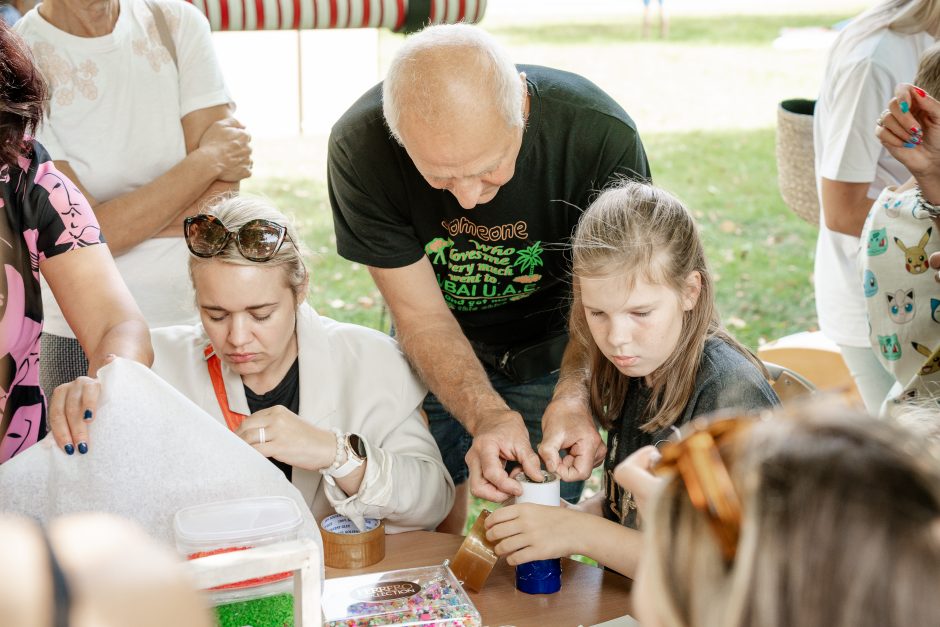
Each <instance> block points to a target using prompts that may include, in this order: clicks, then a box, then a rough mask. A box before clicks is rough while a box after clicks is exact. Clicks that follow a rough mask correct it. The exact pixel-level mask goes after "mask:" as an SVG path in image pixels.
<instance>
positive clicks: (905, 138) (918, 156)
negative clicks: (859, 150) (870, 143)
mask: <svg viewBox="0 0 940 627" xmlns="http://www.w3.org/2000/svg"><path fill="white" fill-rule="evenodd" d="M875 135H876V136H877V137H878V140H879V141H880V142H881V144H882V145H883V146H884V147H885V149H886V150H887V151H888V152H889V153H891V156H892V157H894V158H895V159H897V160H898V161H900V162H901V163H902V164H903V165H904V167H906V168H907V169H908V170H910V172H911V174H913V175H914V177H915V178H917V180H918V183H923V182H924V181H921V179H922V178H924V179H927V180H928V181H930V180H936V181H940V102H938V101H936V100H934V99H933V98H931V97H930V96H929V95H927V93H926V92H924V90H922V89H921V88H919V87H915V86H914V85H910V84H908V83H902V84H900V85H898V86H897V87H896V88H895V91H894V98H892V99H891V100H890V101H889V102H888V108H887V109H886V111H885V112H884V113H883V114H882V116H881V118H879V120H878V126H877V127H876V129H875ZM922 187H923V185H922ZM933 202H940V201H938V200H934V201H933Z"/></svg>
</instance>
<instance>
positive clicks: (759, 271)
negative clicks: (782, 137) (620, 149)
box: [644, 129, 817, 349]
mask: <svg viewBox="0 0 940 627" xmlns="http://www.w3.org/2000/svg"><path fill="white" fill-rule="evenodd" d="M644 142H645V144H646V147H647V152H648V154H649V160H650V167H651V168H652V171H653V179H654V181H655V182H656V184H657V185H659V186H661V187H664V188H665V189H668V190H670V191H672V192H673V193H675V194H676V195H677V196H679V197H680V198H681V199H682V200H683V201H684V202H685V203H686V205H687V206H688V207H689V208H691V209H692V210H693V212H694V213H695V216H696V219H697V220H698V223H699V226H700V227H701V233H702V240H703V242H704V245H705V253H706V255H707V258H708V261H709V264H710V266H711V269H712V272H713V274H714V277H715V283H716V299H717V301H718V308H719V311H720V312H721V314H722V317H723V319H724V321H725V324H726V326H728V327H729V329H730V330H731V331H732V332H734V334H735V335H736V336H737V337H738V338H739V339H740V340H741V341H743V342H744V343H745V344H747V345H748V346H750V347H751V348H755V349H756V348H757V347H758V345H759V343H760V341H761V340H771V339H774V338H776V337H780V336H783V335H787V334H789V333H793V332H796V331H802V330H806V329H810V328H814V327H815V324H816V321H815V319H816V313H815V307H814V301H813V291H812V283H811V281H812V270H813V251H814V249H815V241H816V232H817V229H816V227H815V226H814V225H810V224H808V223H806V222H804V221H803V220H801V219H800V218H798V217H797V216H796V214H794V213H793V212H791V211H790V210H789V209H788V208H787V207H786V205H784V204H783V201H782V200H781V199H780V194H779V192H778V190H777V179H776V176H777V171H776V161H775V157H774V132H773V130H771V129H766V130H757V131H748V132H740V131H734V132H732V131H725V132H715V133H707V132H693V133H683V134H680V135H672V134H665V135H648V136H646V137H645V138H644Z"/></svg>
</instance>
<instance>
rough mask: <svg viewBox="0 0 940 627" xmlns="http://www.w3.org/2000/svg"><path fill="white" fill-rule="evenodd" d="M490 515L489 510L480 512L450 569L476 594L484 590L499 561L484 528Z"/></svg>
mask: <svg viewBox="0 0 940 627" xmlns="http://www.w3.org/2000/svg"><path fill="white" fill-rule="evenodd" d="M489 515H490V511H489V510H487V509H484V510H483V511H481V512H480V515H479V516H478V517H477V519H476V522H474V523H473V527H471V528H470V533H468V534H467V537H466V538H464V540H463V543H462V544H461V545H460V548H459V549H457V554H456V555H454V559H453V560H451V563H450V569H451V571H453V573H454V575H455V576H456V577H457V579H459V580H460V581H462V582H463V585H464V587H465V588H469V589H470V590H472V591H474V592H479V591H480V590H482V589H483V584H484V583H486V579H487V577H489V576H490V573H491V572H493V567H494V566H496V562H497V561H498V560H499V557H498V556H497V555H496V549H495V547H494V546H493V544H492V543H491V542H490V541H489V540H487V539H486V528H485V527H484V526H483V523H484V522H485V521H486V518H487V516H489Z"/></svg>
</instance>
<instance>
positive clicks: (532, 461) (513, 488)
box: [466, 410, 542, 503]
mask: <svg viewBox="0 0 940 627" xmlns="http://www.w3.org/2000/svg"><path fill="white" fill-rule="evenodd" d="M479 424H480V426H479V427H478V428H477V429H476V430H475V433H474V434H473V445H472V446H471V447H470V450H469V451H467V456H466V460H467V468H468V469H469V470H470V492H471V493H473V495H474V496H478V497H480V498H481V499H486V500H488V501H495V502H497V503H500V502H502V501H505V500H506V499H508V498H509V497H510V496H513V495H516V496H518V495H521V494H522V486H520V485H519V482H518V481H516V480H515V479H512V478H510V476H509V474H508V473H507V472H506V468H505V466H506V462H507V461H517V462H519V463H520V464H521V465H522V470H523V472H525V474H526V475H528V477H529V478H531V479H534V480H537V481H541V480H542V469H541V466H540V464H539V457H538V455H536V454H535V451H533V450H532V445H531V444H529V432H528V431H527V430H526V428H525V422H523V420H522V416H520V415H519V414H518V413H516V412H514V411H510V410H506V411H502V412H500V413H499V414H491V415H490V416H488V417H486V419H485V420H482V421H480V423H479Z"/></svg>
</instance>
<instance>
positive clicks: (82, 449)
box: [78, 442, 88, 455]
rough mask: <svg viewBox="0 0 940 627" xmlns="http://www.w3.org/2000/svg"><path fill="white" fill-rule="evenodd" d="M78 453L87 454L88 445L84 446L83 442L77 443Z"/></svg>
mask: <svg viewBox="0 0 940 627" xmlns="http://www.w3.org/2000/svg"><path fill="white" fill-rule="evenodd" d="M78 452H79V453H81V454H82V455H84V454H85V453H87V452H88V445H87V444H85V443H84V442H79V443H78Z"/></svg>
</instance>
